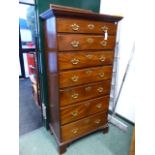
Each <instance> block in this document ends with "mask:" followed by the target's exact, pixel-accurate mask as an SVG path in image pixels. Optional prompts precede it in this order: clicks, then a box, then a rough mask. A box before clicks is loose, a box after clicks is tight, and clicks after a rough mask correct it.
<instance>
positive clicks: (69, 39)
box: [41, 5, 122, 153]
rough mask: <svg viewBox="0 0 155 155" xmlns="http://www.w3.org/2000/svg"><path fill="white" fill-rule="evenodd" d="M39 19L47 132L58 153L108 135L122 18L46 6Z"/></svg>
mask: <svg viewBox="0 0 155 155" xmlns="http://www.w3.org/2000/svg"><path fill="white" fill-rule="evenodd" d="M41 18H42V20H43V26H44V29H43V31H44V53H45V61H46V73H47V84H48V87H47V89H48V102H49V106H48V111H49V117H50V130H51V131H52V133H53V134H54V136H55V138H56V141H57V143H58V146H59V150H60V153H63V152H65V150H66V147H67V145H68V144H69V143H71V142H72V141H74V140H77V139H79V138H81V137H83V136H85V135H88V134H90V133H92V132H95V131H97V130H103V131H104V132H106V131H108V125H107V123H108V118H107V117H108V106H109V99H110V90H111V79H112V70H113V61H114V49H115V41H116V32H117V23H118V21H119V20H121V19H122V17H119V16H110V15H101V14H97V13H93V12H91V11H85V10H80V9H72V8H64V7H59V6H54V5H51V9H49V10H48V11H46V12H44V13H43V14H42V15H41Z"/></svg>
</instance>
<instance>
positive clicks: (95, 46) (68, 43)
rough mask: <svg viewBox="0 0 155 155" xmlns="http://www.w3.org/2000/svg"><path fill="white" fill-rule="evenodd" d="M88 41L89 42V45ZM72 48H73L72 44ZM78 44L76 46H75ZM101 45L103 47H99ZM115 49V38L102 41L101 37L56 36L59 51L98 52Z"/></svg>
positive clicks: (111, 37)
mask: <svg viewBox="0 0 155 155" xmlns="http://www.w3.org/2000/svg"><path fill="white" fill-rule="evenodd" d="M89 40H91V41H90V42H91V43H89ZM73 43H74V46H75V47H73V45H72V44H73ZM77 44H78V45H77ZM101 44H103V45H101ZM114 47H115V36H109V37H108V39H107V40H105V39H104V37H103V35H101V36H100V35H98V36H97V35H82V34H81V35H79V34H70V35H65V34H64V35H63V34H59V35H58V49H59V50H60V51H69V50H75V51H77V50H100V49H112V50H113V49H114Z"/></svg>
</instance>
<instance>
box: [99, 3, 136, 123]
mask: <svg viewBox="0 0 155 155" xmlns="http://www.w3.org/2000/svg"><path fill="white" fill-rule="evenodd" d="M133 2H134V1H133V0H126V1H124V0H101V5H100V13H103V14H111V15H121V16H123V17H124V18H123V20H122V21H120V22H119V25H118V34H117V41H119V60H118V61H119V64H118V65H119V66H118V81H117V83H118V85H117V88H118V89H119V87H120V84H121V80H122V78H123V75H124V72H125V69H126V66H127V63H128V60H129V57H130V55H131V51H132V47H133V43H134V40H135V27H134V26H135V25H134V24H133V23H134V18H135V14H134V13H135V12H134V10H133V7H132V6H133V4H134V3H133ZM134 72H135V61H134V57H133V60H132V62H131V65H130V67H129V70H128V74H127V76H126V80H125V83H124V85H123V89H122V92H121V95H120V98H119V101H118V105H117V108H116V112H117V113H118V114H120V115H121V116H123V117H125V118H127V119H128V120H130V121H132V122H135V118H134V112H135V111H134V104H135V100H134V99H135V95H134V94H135V93H134V90H135V89H134V86H135V82H134V81H135V74H134Z"/></svg>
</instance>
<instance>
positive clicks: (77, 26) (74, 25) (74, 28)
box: [71, 23, 80, 31]
mask: <svg viewBox="0 0 155 155" xmlns="http://www.w3.org/2000/svg"><path fill="white" fill-rule="evenodd" d="M79 27H80V26H79V25H78V24H76V23H74V24H72V25H71V28H72V30H73V31H77V30H79Z"/></svg>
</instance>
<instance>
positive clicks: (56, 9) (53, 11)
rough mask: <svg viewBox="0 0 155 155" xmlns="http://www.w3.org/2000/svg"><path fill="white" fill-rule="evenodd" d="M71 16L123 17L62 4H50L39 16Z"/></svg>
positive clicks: (111, 19) (85, 17)
mask: <svg viewBox="0 0 155 155" xmlns="http://www.w3.org/2000/svg"><path fill="white" fill-rule="evenodd" d="M53 16H56V17H66V18H68V17H72V18H75V19H76V18H80V19H90V20H95V21H103V22H113V23H114V22H118V21H120V20H121V19H122V18H123V17H121V16H112V15H107V14H98V13H95V12H92V11H91V12H90V11H81V10H79V9H78V10H77V9H66V8H64V6H63V8H62V6H58V5H57V6H56V5H51V6H50V9H49V10H47V11H45V12H43V13H42V14H41V15H40V17H41V18H42V19H44V20H46V19H48V18H50V17H53Z"/></svg>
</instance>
